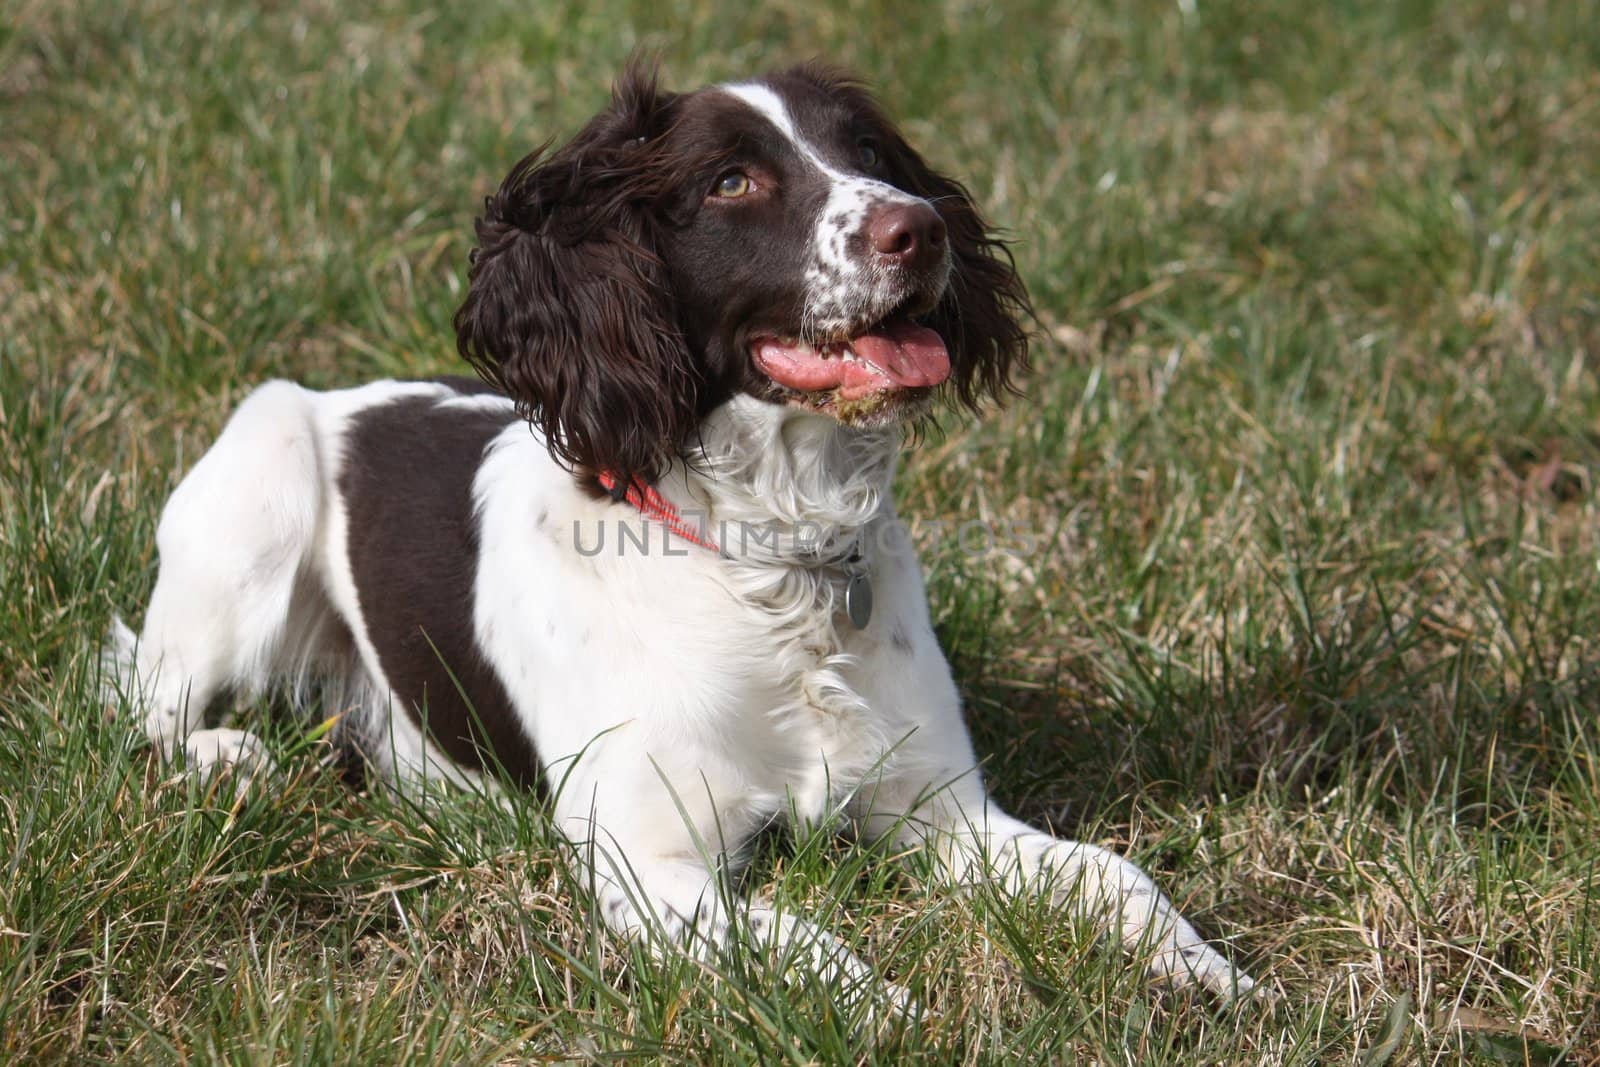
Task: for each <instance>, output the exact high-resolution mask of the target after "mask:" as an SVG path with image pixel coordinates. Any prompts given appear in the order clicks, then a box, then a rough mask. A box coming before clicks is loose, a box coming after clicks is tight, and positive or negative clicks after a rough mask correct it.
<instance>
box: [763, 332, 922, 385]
mask: <svg viewBox="0 0 1600 1067" xmlns="http://www.w3.org/2000/svg"><path fill="white" fill-rule="evenodd" d="M850 350H851V351H852V352H854V353H855V354H856V357H857V359H858V360H859V362H856V361H854V360H848V359H844V358H843V357H842V356H838V355H835V356H826V355H824V354H823V353H822V352H819V351H817V350H816V349H815V348H812V347H811V346H810V345H800V344H797V345H788V344H784V343H783V342H781V341H778V340H777V339H775V338H764V339H763V340H762V341H761V342H760V343H758V344H757V345H756V351H755V357H756V362H757V363H758V364H760V366H761V369H762V370H763V371H765V372H766V374H767V376H768V377H770V378H771V379H772V380H773V381H775V382H777V383H778V384H780V385H787V386H788V387H789V388H791V389H798V390H800V391H802V392H807V393H812V392H817V391H819V390H823V389H834V388H837V389H838V390H839V394H840V395H841V396H842V397H844V398H845V399H847V400H854V399H858V398H860V397H863V396H867V395H870V394H872V393H875V392H879V391H880V390H883V389H888V388H891V387H894V386H901V387H908V388H909V387H917V386H933V385H938V384H939V383H940V382H942V381H944V380H945V379H946V378H948V377H950V353H949V352H948V351H947V350H946V349H945V346H944V340H943V339H942V338H941V337H940V336H939V335H938V334H937V333H935V332H934V331H932V330H930V329H928V328H927V327H926V326H918V325H917V324H915V323H913V322H911V321H909V320H905V319H902V320H899V321H896V322H888V323H884V324H883V325H882V326H879V327H877V328H876V329H873V330H869V331H867V332H866V333H864V334H861V335H859V336H857V337H852V338H851V339H850Z"/></svg>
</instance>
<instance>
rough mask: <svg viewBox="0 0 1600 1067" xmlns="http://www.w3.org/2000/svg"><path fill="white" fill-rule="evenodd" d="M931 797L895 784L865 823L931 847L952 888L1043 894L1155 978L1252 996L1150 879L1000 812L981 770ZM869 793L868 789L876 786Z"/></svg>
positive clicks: (1103, 853) (1249, 986)
mask: <svg viewBox="0 0 1600 1067" xmlns="http://www.w3.org/2000/svg"><path fill="white" fill-rule="evenodd" d="M969 779H971V780H968V779H964V780H962V781H958V782H954V783H950V784H948V785H946V786H945V787H944V788H943V789H942V790H939V791H938V792H937V793H934V794H933V795H931V796H923V797H919V798H917V799H916V800H914V801H912V802H911V803H908V804H904V805H902V804H896V803H894V802H893V799H894V798H895V797H896V796H899V797H901V798H902V799H909V798H908V797H907V795H906V794H904V793H902V792H901V791H900V790H898V789H896V788H895V787H894V786H893V785H891V786H889V787H888V788H885V789H883V790H882V792H881V793H880V794H878V796H877V801H878V802H877V803H875V804H874V806H873V810H872V812H871V813H870V815H869V816H868V818H867V823H866V827H867V830H868V832H869V833H873V834H874V835H883V834H887V835H889V836H891V837H893V838H894V839H895V840H896V841H897V842H899V843H901V844H904V845H914V846H921V847H925V848H927V849H929V850H930V851H931V852H932V853H933V855H934V856H936V857H937V858H938V860H939V869H941V870H942V871H943V872H944V873H945V874H946V876H947V877H948V878H949V879H950V881H951V883H952V884H954V885H956V886H959V887H967V888H970V887H972V886H974V885H978V884H985V883H986V884H989V885H993V886H996V887H998V888H1001V889H1003V890H1004V891H1006V892H1007V893H1011V894H1021V893H1044V894H1048V896H1049V897H1050V899H1051V900H1052V901H1053V902H1054V903H1056V904H1058V905H1060V906H1063V907H1068V908H1070V909H1072V910H1073V911H1074V912H1075V913H1077V914H1078V915H1080V916H1082V917H1084V918H1085V919H1087V920H1089V921H1090V922H1092V923H1094V924H1095V925H1096V926H1097V927H1099V928H1100V929H1102V930H1104V931H1105V932H1106V933H1108V934H1110V935H1112V936H1114V937H1116V938H1117V939H1118V940H1119V941H1120V942H1121V943H1122V944H1123V946H1124V947H1126V948H1127V949H1128V951H1129V952H1130V953H1132V954H1133V955H1134V956H1135V957H1136V958H1138V959H1140V960H1142V961H1144V962H1145V963H1146V965H1147V966H1148V967H1149V969H1150V971H1151V972H1152V973H1154V974H1157V975H1159V976H1162V977H1164V978H1167V979H1169V980H1170V981H1171V982H1172V983H1173V984H1174V985H1177V986H1186V985H1191V984H1199V985H1201V986H1204V987H1205V988H1207V989H1210V990H1211V991H1213V992H1215V993H1217V994H1220V995H1221V996H1223V997H1225V998H1233V997H1244V996H1248V995H1249V994H1250V993H1251V992H1252V990H1254V988H1255V984H1256V983H1255V981H1254V980H1253V979H1251V978H1250V977H1249V976H1248V975H1246V974H1245V973H1243V972H1242V971H1239V970H1236V969H1235V968H1234V967H1233V965H1232V964H1231V963H1229V962H1228V960H1227V959H1226V958H1224V957H1223V956H1222V955H1221V954H1220V953H1219V952H1217V951H1216V950H1215V949H1213V948H1212V947H1211V946H1210V945H1208V944H1207V943H1206V942H1205V940H1204V939H1203V938H1202V937H1201V936H1200V935H1199V934H1198V933H1196V932H1195V929H1194V927H1192V926H1190V925H1189V923H1188V921H1187V920H1186V919H1184V917H1183V916H1182V915H1181V914H1179V913H1178V910H1177V908H1176V907H1174V906H1173V904H1172V902H1171V901H1170V900H1168V899H1167V897H1166V895H1165V894H1163V893H1162V892H1161V890H1159V889H1157V888H1156V885H1155V883H1154V882H1152V881H1151V880H1150V877H1149V876H1148V875H1147V874H1145V873H1144V872H1143V871H1142V870H1140V869H1139V868H1138V867H1137V866H1136V865H1134V864H1133V863H1132V862H1130V861H1129V860H1126V859H1124V858H1123V857H1121V856H1119V855H1117V854H1116V853H1115V852H1112V851H1110V850H1109V849H1104V848H1101V847H1099V846H1098V845H1091V844H1086V843H1084V842H1081V841H1067V840H1063V839H1061V838H1057V837H1052V836H1051V835H1050V834H1047V833H1045V832H1043V831H1042V830H1036V829H1034V828H1033V827H1031V826H1029V825H1027V824H1026V823H1024V822H1022V821H1021V820H1019V819H1016V818H1013V817H1012V816H1010V815H1007V814H1006V813H1005V812H1003V811H1001V810H1000V808H999V807H998V806H997V805H996V804H995V803H994V802H993V801H992V800H991V799H989V798H988V797H987V796H986V795H985V794H984V791H983V788H982V786H981V784H979V783H978V782H977V781H975V779H976V771H974V772H972V774H971V775H970V776H969ZM869 792H870V789H869Z"/></svg>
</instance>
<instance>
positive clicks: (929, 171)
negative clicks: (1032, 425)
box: [887, 134, 1033, 408]
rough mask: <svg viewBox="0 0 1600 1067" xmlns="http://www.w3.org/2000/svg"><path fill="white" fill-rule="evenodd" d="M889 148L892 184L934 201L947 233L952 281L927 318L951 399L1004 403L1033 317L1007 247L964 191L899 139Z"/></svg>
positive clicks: (1021, 366)
mask: <svg viewBox="0 0 1600 1067" xmlns="http://www.w3.org/2000/svg"><path fill="white" fill-rule="evenodd" d="M887 148H888V151H887V158H888V164H889V169H890V173H891V174H893V175H894V176H895V184H896V185H897V186H899V187H900V188H902V189H904V190H905V191H906V192H908V193H915V194H916V195H917V196H920V197H922V198H923V199H924V200H927V201H928V202H929V203H931V204H933V206H934V208H935V210H937V211H938V212H939V214H940V215H941V216H943V218H944V223H945V228H946V230H947V231H948V232H949V235H950V256H951V266H950V284H949V286H948V287H947V288H946V289H945V294H944V297H943V298H942V299H941V300H940V301H939V305H938V306H937V307H936V308H934V309H933V311H932V312H930V313H929V314H928V315H927V316H926V318H925V320H924V321H925V322H926V323H927V325H928V326H930V327H932V328H933V329H934V330H935V331H937V332H938V334H939V336H940V337H942V338H944V341H945V344H946V346H948V348H949V350H950V381H951V383H952V384H953V385H954V386H955V390H956V395H957V396H958V397H960V399H961V402H962V403H963V404H965V405H967V406H968V407H969V408H977V407H978V405H979V404H980V403H981V402H982V400H983V398H984V397H985V396H990V397H994V398H996V399H1003V398H1004V397H1005V396H1006V395H1007V394H1011V393H1014V392H1016V387H1015V384H1014V379H1015V376H1016V375H1017V374H1019V373H1020V372H1022V371H1024V370H1026V369H1027V365H1028V331H1027V329H1026V327H1025V326H1024V322H1025V321H1031V320H1032V319H1033V305H1032V304H1031V303H1030V302H1029V300H1028V290H1027V287H1026V286H1024V285H1023V283H1022V278H1021V276H1020V275H1018V274H1017V268H1016V263H1015V261H1014V260H1013V259H1012V258H1011V250H1010V249H1008V248H1007V247H1006V245H1005V242H1004V241H1002V240H1001V239H1000V238H999V237H998V236H997V235H996V234H995V232H994V231H993V230H992V229H990V227H989V225H988V223H987V222H985V221H984V218H983V215H982V214H981V213H980V212H979V211H978V208H977V205H975V204H974V203H973V202H972V197H971V196H970V195H969V194H968V192H967V190H966V187H965V186H963V185H962V184H961V183H960V182H958V181H956V180H955V179H954V178H947V177H945V176H944V175H942V174H940V173H938V172H937V171H935V170H934V169H933V168H931V167H929V166H928V165H927V164H926V163H925V162H923V160H922V157H921V156H920V155H918V154H917V152H916V150H915V149H914V148H912V147H911V146H910V145H909V144H907V143H906V142H905V140H904V139H903V138H901V137H900V136H899V135H898V134H896V135H894V136H893V137H892V138H890V139H889V140H888V141H887Z"/></svg>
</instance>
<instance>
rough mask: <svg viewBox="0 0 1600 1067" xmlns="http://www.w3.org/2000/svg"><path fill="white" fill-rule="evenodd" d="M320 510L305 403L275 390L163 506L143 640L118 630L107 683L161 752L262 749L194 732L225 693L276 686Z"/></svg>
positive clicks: (241, 414)
mask: <svg viewBox="0 0 1600 1067" xmlns="http://www.w3.org/2000/svg"><path fill="white" fill-rule="evenodd" d="M320 499H321V482H320V477H319V464H318V456H317V444H316V436H315V428H314V425H313V417H312V409H311V397H310V394H308V393H307V392H306V391H305V390H303V389H301V388H299V387H298V386H295V385H292V384H290V383H288V382H273V383H270V384H267V385H264V386H262V387H261V388H260V389H257V390H256V391H255V392H254V393H252V394H251V395H250V396H249V397H248V398H247V399H246V400H245V402H244V403H243V404H241V405H240V406H239V410H238V411H237V412H235V413H234V416H233V418H232V419H231V420H230V421H229V423H228V425H227V427H226V429H224V430H223V432H222V436H221V437H219V438H218V439H217V443H216V444H215V445H213V446H212V448H211V450H210V451H208V452H207V453H206V454H205V455H204V456H202V457H201V459H200V462H199V463H197V464H196V465H195V467H194V469H193V470H192V471H190V472H189V474H188V475H187V476H186V477H185V478H184V479H183V481H182V482H181V483H180V484H179V486H178V488H177V490H176V491H175V492H174V493H173V494H172V498H171V500H169V501H168V502H167V506H166V509H165V510H164V511H163V512H162V516H161V525H160V528H159V530H158V532H157V535H156V543H157V546H158V549H159V551H160V555H161V569H160V574H159V576H158V577H157V580H156V588H155V592H154V593H153V594H152V595H151V598H150V607H149V610H148V611H147V612H146V614H145V622H144V629H143V631H142V632H141V633H140V634H139V635H138V636H137V637H135V636H134V634H133V633H132V631H130V630H129V629H128V628H127V627H126V626H124V625H123V624H122V622H121V620H114V621H113V624H112V632H111V635H110V638H109V640H108V641H107V644H106V649H105V655H104V665H105V670H104V672H103V678H104V683H105V685H106V687H107V690H108V694H107V695H108V696H109V697H111V698H112V699H116V698H121V699H126V700H128V701H129V702H130V703H131V704H132V705H133V706H134V707H135V708H136V709H137V710H138V714H139V715H140V716H141V717H142V722H143V726H144V729H145V733H146V734H147V735H148V736H149V738H150V740H151V742H152V743H154V744H155V745H157V746H158V747H159V748H160V749H161V751H162V753H163V754H164V755H167V756H171V755H173V754H175V753H176V752H177V751H178V749H179V748H180V747H182V748H185V750H186V753H187V755H188V756H189V757H190V758H191V759H192V760H193V761H194V762H195V763H196V764H199V765H201V766H214V765H219V764H234V763H241V762H248V761H251V760H252V759H253V758H254V756H255V755H257V754H259V753H261V752H262V749H261V747H260V743H259V742H258V741H257V740H256V739H255V738H254V737H253V736H251V735H249V734H247V733H245V732H243V731H202V733H201V734H198V735H197V734H195V730H196V729H197V728H198V727H199V725H200V723H201V720H202V717H203V716H204V714H205V709H206V705H207V704H208V703H210V701H211V699H212V697H214V696H215V695H216V694H217V693H218V692H219V691H220V690H222V689H224V688H233V689H237V690H240V691H242V692H244V693H246V694H250V693H254V692H258V691H259V690H260V689H262V688H263V687H264V686H265V684H266V683H267V681H268V679H269V676H270V674H271V672H272V668H273V666H274V659H275V657H276V655H277V651H278V648H279V647H280V645H281V644H282V639H283V634H284V627H285V623H286V622H287V620H288V617H289V608H290V601H291V598H292V596H293V593H294V589H295V582H296V578H297V575H298V574H299V573H300V571H301V568H302V567H304V566H305V565H306V564H307V562H308V560H309V556H310V553H311V552H312V551H313V547H314V543H315V538H316V528H317V517H318V511H319V503H320ZM191 735H194V736H193V737H191ZM191 740H192V741H193V742H194V743H193V744H186V742H189V741H191ZM255 762H257V763H258V765H259V760H255Z"/></svg>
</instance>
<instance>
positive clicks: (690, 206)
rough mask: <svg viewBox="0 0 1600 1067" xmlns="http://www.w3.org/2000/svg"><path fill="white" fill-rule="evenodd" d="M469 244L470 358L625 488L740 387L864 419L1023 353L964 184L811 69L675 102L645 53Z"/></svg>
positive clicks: (541, 157) (551, 433)
mask: <svg viewBox="0 0 1600 1067" xmlns="http://www.w3.org/2000/svg"><path fill="white" fill-rule="evenodd" d="M477 235H478V247H477V248H476V249H475V250H474V251H473V254H472V270H471V281H470V287H469V291H468V293H467V298H466V301H465V302H464V303H463V305H462V307H461V310H460V311H459V312H457V314H456V334H457V342H458V345H459V347H460V350H461V353H462V355H464V356H465V357H466V358H467V359H468V360H469V361H470V362H471V363H472V364H473V366H474V367H476V368H477V369H478V371H479V373H481V374H483V375H484V376H485V377H486V378H487V379H489V380H490V381H491V382H493V383H495V384H496V385H498V386H499V387H500V388H501V389H503V390H504V391H505V392H506V393H507V394H509V395H510V396H511V397H512V398H513V399H515V400H516V401H517V403H518V405H519V407H520V408H521V410H522V411H523V412H524V413H525V414H526V415H527V416H528V417H529V418H530V419H531V420H533V422H534V423H535V424H537V425H538V426H539V427H540V429H541V430H542V431H543V432H544V434H545V436H546V439H547V440H548V442H549V444H550V448H551V450H552V451H553V452H554V453H555V454H556V455H558V456H559V457H561V458H562V459H564V460H565V461H567V462H569V463H572V464H576V465H582V466H585V467H588V468H590V469H592V470H604V471H609V472H612V473H614V474H616V475H617V476H619V477H622V478H633V477H643V478H653V477H655V476H657V475H659V474H660V473H661V471H662V470H663V469H664V468H665V467H666V466H667V464H668V463H669V462H670V461H671V460H672V459H673V458H674V457H675V456H676V455H678V454H679V452H680V450H681V449H682V447H683V446H684V445H685V444H686V443H688V442H690V441H692V440H693V438H694V432H695V427H696V426H697V425H698V423H699V422H700V420H701V419H702V418H703V417H704V416H705V415H706V414H707V413H709V412H710V411H711V410H712V409H714V408H715V407H717V406H718V405H719V404H721V403H723V402H724V401H726V400H728V399H729V398H730V397H731V396H733V395H734V394H736V393H739V392H743V393H747V394H750V395H753V396H755V397H758V398H760V399H762V400H764V401H768V402H770V403H773V404H780V405H792V406H797V407H800V408H804V409H806V410H808V411H811V412H815V413H818V414H821V415H826V416H829V417H832V418H835V419H837V420H839V421H840V422H842V423H844V424H846V425H852V426H863V427H876V426H883V425H887V424H889V423H892V422H896V421H899V420H903V419H907V418H910V417H913V416H915V415H918V414H920V413H922V412H923V411H925V410H927V408H928V401H929V398H930V396H931V395H932V394H933V393H934V392H935V390H937V389H939V388H941V387H943V388H947V389H949V390H951V391H952V392H953V393H954V395H955V397H956V398H957V399H958V400H960V401H961V402H963V403H966V404H968V405H976V404H977V403H978V402H979V401H980V400H981V399H982V398H983V397H984V396H985V395H987V394H997V393H1000V392H1003V391H1004V390H1006V389H1007V388H1008V387H1009V384H1010V378H1011V374H1012V373H1013V371H1014V370H1015V369H1016V368H1017V367H1018V365H1019V364H1020V363H1021V362H1022V360H1023V359H1024V358H1025V356H1026V347H1027V342H1026V334H1025V332H1024V330H1023V329H1022V327H1021V326H1020V325H1019V323H1018V317H1019V316H1021V315H1023V314H1025V312H1026V309H1027V295H1026V292H1025V290H1024V289H1023V286H1022V283H1021V281H1020V280H1019V279H1018V277H1017V275H1016V272H1015V270H1014V269H1013V267H1012V264H1011V258H1010V256H1009V254H1008V253H1007V252H1006V249H1005V247H1004V245H1003V244H1002V243H1001V242H1000V241H999V240H998V239H997V238H996V237H995V236H994V235H993V234H992V233H991V232H990V231H989V229H988V227H987V226H986V224H985V223H984V220H983V218H982V216H981V215H980V214H979V212H978V210H977V208H976V207H975V206H974V205H973V203H972V201H971V199H970V198H969V196H968V195H967V192H966V190H965V189H964V188H962V186H961V185H960V184H959V183H957V182H955V181H953V180H952V179H950V178H946V177H943V176H941V175H939V174H937V173H935V172H934V171H933V170H931V169H930V168H929V167H928V165H927V164H926V163H924V162H923V160H922V157H921V156H919V155H918V154H917V152H916V151H915V150H914V149H913V148H912V147H911V146H910V145H909V144H907V143H906V141H905V139H904V138H903V137H901V135H900V134H899V132H898V131H897V130H896V129H895V127H894V125H893V124H892V123H890V122H889V121H888V119H886V118H885V117H884V115H883V113H882V111H881V110H880V109H879V108H878V106H877V105H876V104H875V103H874V102H873V100H872V98H871V97H870V96H869V95H868V93H867V92H866V91H865V90H864V89H863V88H862V87H861V85H860V84H859V83H857V82H855V81H852V80H851V79H849V78H847V77H845V76H842V75H840V74H838V73H835V72H832V71H828V70H825V69H822V68H818V67H799V68H795V69H792V70H787V71H783V72H780V73H776V74H773V75H770V76H768V77H766V78H763V79H761V80H759V81H751V82H744V83H739V84H731V85H720V86H713V87H709V88H705V89H700V90H698V91H696V92H692V93H682V94H676V93H669V92H665V91H663V90H661V89H659V88H658V87H657V85H656V79H655V77H654V75H653V73H651V72H650V71H649V70H648V69H647V68H645V67H643V66H642V65H638V64H636V65H634V66H632V67H630V69H629V70H628V71H626V72H625V73H624V74H623V76H622V78H621V79H620V80H619V82H618V84H617V86H616V88H615V90H614V92H613V95H612V100H611V105H610V106H609V107H608V108H607V109H606V110H605V111H603V112H601V113H600V114H599V115H597V116H595V117H594V118H593V119H592V120H590V122H589V124H588V125H587V126H585V127H584V129H583V130H582V131H581V132H580V133H579V134H578V135H577V136H576V137H575V138H573V140H572V141H571V142H570V143H569V144H567V145H566V146H564V147H562V148H560V149H559V150H557V151H555V152H550V153H546V152H544V151H543V150H541V151H537V152H534V153H533V154H532V155H530V156H528V157H527V158H526V159H524V160H522V161H521V162H520V163H518V164H517V165H516V167H514V168H513V169H512V171H511V173H510V175H509V176H508V177H507V178H506V180H505V181H504V182H503V183H502V184H501V186H500V189H499V191H498V192H496V193H495V195H493V196H491V197H489V199H488V201H487V206H486V210H485V213H484V216H483V217H482V218H481V219H479V220H478V223H477ZM945 383H948V384H947V385H946V384H945Z"/></svg>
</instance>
